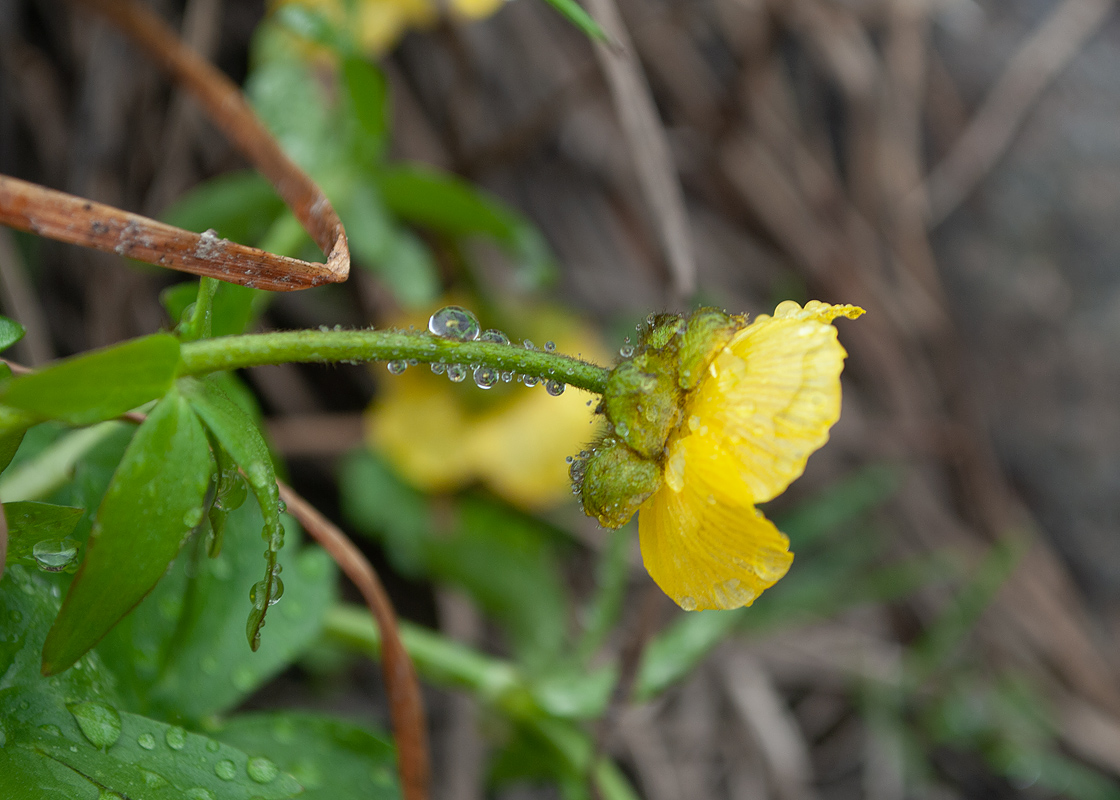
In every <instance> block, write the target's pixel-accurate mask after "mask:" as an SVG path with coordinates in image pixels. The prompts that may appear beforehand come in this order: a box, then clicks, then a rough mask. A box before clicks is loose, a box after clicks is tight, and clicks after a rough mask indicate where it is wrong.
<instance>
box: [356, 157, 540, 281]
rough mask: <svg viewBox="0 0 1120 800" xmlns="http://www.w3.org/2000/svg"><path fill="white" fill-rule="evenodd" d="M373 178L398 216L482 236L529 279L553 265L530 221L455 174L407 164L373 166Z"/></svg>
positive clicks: (435, 227)
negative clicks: (517, 263)
mask: <svg viewBox="0 0 1120 800" xmlns="http://www.w3.org/2000/svg"><path fill="white" fill-rule="evenodd" d="M376 182H377V187H378V189H379V190H380V192H381V197H382V199H383V200H384V202H385V206H386V208H388V209H389V211H391V212H392V213H393V214H395V215H397V216H398V217H400V218H401V219H403V220H405V221H407V222H411V223H413V224H415V225H420V226H423V227H427V228H430V229H432V230H434V231H437V232H439V233H443V234H446V235H448V236H454V237H463V236H488V237H490V238H491V239H493V240H494V241H496V242H498V243H499V244H501V245H503V246H504V247H505V248H506V249H507V250H508V251H509V252H510V253H511V254H513V255H514V256H516V257H517V258H518V259H519V260H520V261H521V262H522V266H523V267H524V268H525V269H526V270H527V272H528V274H529V275H530V277H532V278H533V280H535V281H540V280H543V279H544V278H545V277H548V275H550V274H551V272H552V271H553V267H552V257H551V255H550V254H549V252H548V247H547V245H545V243H544V240H543V239H542V238H541V235H540V233H539V232H538V231H537V229H536V228H535V227H534V226H533V225H532V223H530V222H529V221H528V220H526V219H525V218H524V217H522V216H521V215H520V214H518V213H517V212H515V211H513V210H512V209H511V208H509V207H508V206H506V205H505V204H504V203H502V202H501V201H499V200H497V199H494V198H491V197H489V196H487V195H486V194H484V193H483V192H481V191H479V190H478V189H475V188H474V187H473V186H472V185H471V184H469V183H467V182H466V181H464V180H462V179H461V178H457V177H455V176H454V175H448V174H445V173H441V172H436V171H435V170H432V169H429V168H426V167H421V166H413V165H409V166H392V167H386V168H384V169H382V170H379V171H378V172H377V174H376Z"/></svg>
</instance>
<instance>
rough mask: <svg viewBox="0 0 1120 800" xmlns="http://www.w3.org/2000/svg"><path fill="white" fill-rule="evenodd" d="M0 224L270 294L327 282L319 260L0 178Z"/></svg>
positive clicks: (330, 279) (330, 278)
mask: <svg viewBox="0 0 1120 800" xmlns="http://www.w3.org/2000/svg"><path fill="white" fill-rule="evenodd" d="M0 224H3V225H9V226H11V227H13V228H16V229H18V230H22V231H28V232H30V233H34V234H36V235H37V236H46V237H47V238H48V239H56V240H58V241H60V242H67V243H69V244H77V245H81V246H82V247H91V248H93V249H94V250H101V251H103V252H106V253H116V254H117V255H121V256H127V257H128V258H134V259H137V260H138V261H145V262H147V263H149V264H156V265H158V266H161V267H167V268H168V269H175V270H179V271H181V272H189V273H191V274H193V275H208V276H210V277H212V278H218V279H220V280H223V281H229V282H231V283H240V284H243V285H245V286H255V287H257V288H260V289H269V290H271V291H277V292H290V291H293V290H295V289H306V288H308V287H311V286H316V285H318V284H321V283H328V282H332V281H333V280H334V278H333V277H332V276H331V275H329V274H326V273H325V271H324V265H323V264H312V263H308V262H306V261H299V260H297V259H294V258H287V257H285V256H278V255H274V254H272V253H268V252H266V251H264V250H258V249H257V248H255V247H247V246H245V245H242V244H237V243H236V242H231V241H229V240H228V239H219V238H218V237H217V236H216V235H215V234H214V232H213V231H207V232H206V233H202V234H198V233H192V232H190V231H185V230H183V229H182V228H176V227H174V226H172V225H167V224H165V223H163V222H157V221H156V220H154V219H148V218H147V217H142V216H140V215H139V214H132V213H130V212H128V211H121V210H120V209H119V208H114V207H113V206H108V205H104V204H103V203H95V202H93V201H92V200H84V199H82V198H81V197H75V196H74V195H72V194H66V193H65V192H59V191H56V190H54V189H47V188H45V187H42V186H38V185H37V184H34V183H28V182H27V181H21V180H19V179H17V178H9V177H7V176H4V175H0Z"/></svg>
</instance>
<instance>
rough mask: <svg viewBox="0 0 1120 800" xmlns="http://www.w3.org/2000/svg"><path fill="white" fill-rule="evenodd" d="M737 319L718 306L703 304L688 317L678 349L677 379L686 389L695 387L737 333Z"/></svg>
mask: <svg viewBox="0 0 1120 800" xmlns="http://www.w3.org/2000/svg"><path fill="white" fill-rule="evenodd" d="M737 329H738V325H736V323H735V320H734V319H733V318H732V317H730V316H728V315H727V314H725V313H723V312H722V311H720V310H719V309H715V308H700V309H697V310H696V311H694V312H693V314H692V316H691V317H689V318H688V326H687V327H686V328H685V330H684V334H683V335H682V336H681V341H680V348H679V350H678V353H679V359H680V371H679V375H678V377H677V381H678V383H679V385H680V387H681V388H682V389H684V390H685V391H686V392H687V391H690V390H692V389H695V388H696V385H697V384H698V383H700V379H701V378H702V377H703V376H704V371H705V370H706V369H707V368H708V365H709V364H711V363H712V361H713V360H714V359H715V357H716V353H718V352H719V351H720V350H721V349H722V348H723V347H724V346H725V345H726V344H727V343H728V342H730V341H731V337H732V336H734V335H735V331H736V330H737Z"/></svg>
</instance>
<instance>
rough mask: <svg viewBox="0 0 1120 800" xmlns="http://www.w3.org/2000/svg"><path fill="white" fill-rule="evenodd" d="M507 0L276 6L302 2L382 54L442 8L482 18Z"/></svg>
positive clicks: (281, 1)
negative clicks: (408, 31)
mask: <svg viewBox="0 0 1120 800" xmlns="http://www.w3.org/2000/svg"><path fill="white" fill-rule="evenodd" d="M502 2H503V0H449V2H448V3H447V4H446V5H444V4H443V3H437V2H434V0H350V1H349V2H348V0H275V2H274V7H275V8H280V7H283V6H290V5H295V6H302V7H303V8H306V9H308V10H310V11H314V12H316V13H318V14H321V15H323V16H324V17H325V18H326V19H327V21H329V22H330V23H331V24H332V25H333V26H334V27H335V28H336V29H343V30H349V31H350V33H351V35H352V36H353V37H354V38H353V41H354V43H355V44H356V45H357V46H358V48H359V49H360V50H361V51H362V52H363V53H365V54H366V55H380V54H382V53H385V52H387V51H388V50H390V49H391V48H392V47H393V45H395V44H396V43H397V41H398V40H399V39H400V38H401V36H403V35H404V33H405V32H406V31H407V30H409V29H411V28H416V29H423V28H429V27H431V26H432V25H434V24H435V22H436V20H437V19H439V11H440V9H441V8H447V9H449V10H450V11H451V13H452V14H453V15H456V16H458V17H461V18H464V19H481V18H483V17H488V16H490V15H491V14H493V13H494V12H495V11H497V10H498V9H499V8H500V7H501V5H502Z"/></svg>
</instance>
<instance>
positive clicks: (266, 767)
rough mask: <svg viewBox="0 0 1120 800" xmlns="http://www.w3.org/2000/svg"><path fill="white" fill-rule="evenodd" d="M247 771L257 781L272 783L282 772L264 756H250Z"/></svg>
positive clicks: (246, 766)
mask: <svg viewBox="0 0 1120 800" xmlns="http://www.w3.org/2000/svg"><path fill="white" fill-rule="evenodd" d="M245 771H246V772H247V773H249V777H250V778H252V779H253V780H254V781H256V782H257V783H272V781H274V780H276V776H277V775H279V774H280V769H279V768H278V767H277V766H276V765H275V764H273V763H272V762H271V761H269V760H268V759H267V758H265V757H264V756H255V757H253V758H250V759H249V763H248V764H246V765H245Z"/></svg>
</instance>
